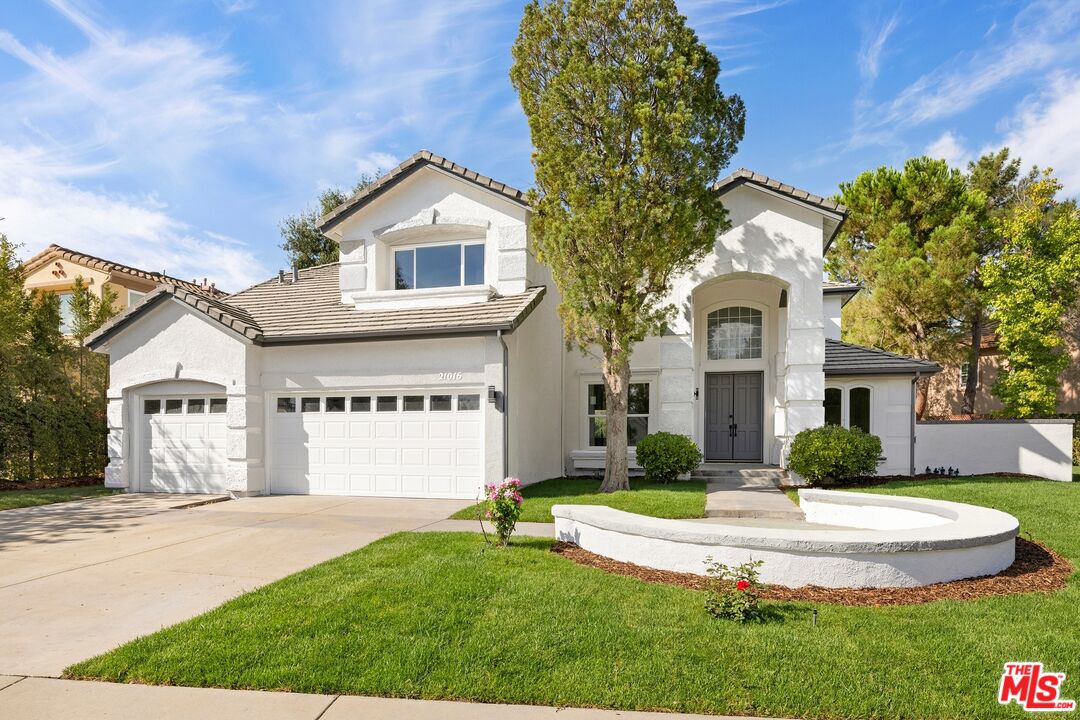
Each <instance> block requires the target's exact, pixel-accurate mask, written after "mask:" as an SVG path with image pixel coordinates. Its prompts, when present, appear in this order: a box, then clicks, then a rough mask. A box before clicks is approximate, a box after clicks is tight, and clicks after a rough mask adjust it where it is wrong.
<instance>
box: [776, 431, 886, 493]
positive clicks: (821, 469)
mask: <svg viewBox="0 0 1080 720" xmlns="http://www.w3.org/2000/svg"><path fill="white" fill-rule="evenodd" d="M880 457H881V440H880V439H879V438H878V436H877V435H871V434H869V433H866V432H863V431H862V430H860V429H859V428H851V429H848V428H845V427H841V426H839V425H824V426H822V427H817V428H810V429H808V430H803V431H802V432H800V433H799V434H798V435H796V436H795V440H794V442H792V443H791V454H790V455H789V456H788V467H789V468H791V469H792V470H794V471H795V472H797V473H798V474H799V475H802V476H803V477H804V478H806V480H807V481H808V482H809V483H810V484H811V485H830V484H833V483H843V482H846V481H849V480H853V479H854V478H859V477H865V476H867V475H875V474H876V473H877V464H878V458H880Z"/></svg>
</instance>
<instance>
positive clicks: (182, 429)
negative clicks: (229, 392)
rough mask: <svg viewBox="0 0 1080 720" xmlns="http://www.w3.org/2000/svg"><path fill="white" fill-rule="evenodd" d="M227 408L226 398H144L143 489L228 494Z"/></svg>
mask: <svg viewBox="0 0 1080 720" xmlns="http://www.w3.org/2000/svg"><path fill="white" fill-rule="evenodd" d="M225 408H226V399H225V398H224V397H208V396H201V397H182V396H160V397H154V396H146V397H143V398H142V407H141V408H140V410H141V411H142V426H141V427H140V429H139V430H140V431H139V437H138V439H137V442H138V443H139V445H140V446H141V452H140V454H139V468H138V472H139V490H140V491H142V492H188V493H220V492H225V491H226V488H227V483H226V479H225V465H226V461H225V427H226V426H225Z"/></svg>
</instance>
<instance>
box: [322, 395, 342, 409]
mask: <svg viewBox="0 0 1080 720" xmlns="http://www.w3.org/2000/svg"><path fill="white" fill-rule="evenodd" d="M326 412H345V398H343V397H328V398H326Z"/></svg>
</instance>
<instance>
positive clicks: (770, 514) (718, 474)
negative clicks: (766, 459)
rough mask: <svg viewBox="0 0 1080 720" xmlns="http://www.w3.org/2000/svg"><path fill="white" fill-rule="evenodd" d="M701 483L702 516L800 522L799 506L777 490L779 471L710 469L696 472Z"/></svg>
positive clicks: (749, 468)
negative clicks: (699, 475)
mask: <svg viewBox="0 0 1080 720" xmlns="http://www.w3.org/2000/svg"><path fill="white" fill-rule="evenodd" d="M699 472H700V473H701V478H702V479H704V480H706V484H705V517H708V518H725V519H730V518H753V519H767V520H802V519H803V513H802V511H801V510H799V506H798V505H796V504H795V503H793V502H792V501H791V498H789V497H788V496H787V495H786V494H784V492H783V491H782V490H781V489H780V488H779V486H778V483H779V482H780V481H781V480H783V479H786V478H787V473H786V471H784V470H780V469H779V468H769V467H764V466H746V467H739V466H732V467H730V468H724V467H723V466H719V467H716V466H713V467H712V468H710V469H709V470H700V471H699Z"/></svg>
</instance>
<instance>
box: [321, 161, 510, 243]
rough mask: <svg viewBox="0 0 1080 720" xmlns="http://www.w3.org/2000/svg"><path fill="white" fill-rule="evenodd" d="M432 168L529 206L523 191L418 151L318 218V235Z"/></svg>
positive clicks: (462, 166)
mask: <svg viewBox="0 0 1080 720" xmlns="http://www.w3.org/2000/svg"><path fill="white" fill-rule="evenodd" d="M428 166H431V167H435V168H439V169H440V170H445V171H446V172H448V173H450V174H452V175H456V176H458V177H460V178H463V179H464V180H468V181H469V182H471V183H473V184H474V185H478V186H479V187H482V188H484V189H485V190H491V191H492V192H495V193H498V194H499V195H502V196H503V197H505V198H507V199H508V200H511V201H513V202H515V203H518V204H519V205H523V206H525V207H528V206H529V202H528V200H526V199H525V193H524V191H522V190H518V189H517V188H515V187H511V186H510V185H507V184H506V183H501V182H498V181H497V180H493V179H491V178H489V177H488V176H486V175H481V174H480V173H478V172H476V171H475V170H470V169H469V168H467V167H465V166H464V165H458V164H457V163H455V162H453V161H451V160H447V159H446V158H444V157H442V156H441V155H436V154H435V153H433V152H431V151H430V150H420V151H419V152H416V153H414V154H413V155H412V156H411V157H409V158H408V159H406V160H405V161H404V162H403V163H401V164H400V165H398V166H397V167H396V168H394V169H393V170H391V171H390V172H388V173H386V174H385V175H383V176H382V177H380V178H378V179H377V180H375V181H374V182H372V183H370V184H369V185H365V186H364V187H362V188H360V189H359V190H357V191H356V193H354V194H353V196H352V197H350V198H349V199H348V200H346V201H345V202H343V203H342V204H341V205H338V206H337V207H336V208H334V209H333V210H331V211H330V212H328V213H327V214H325V215H323V216H322V217H321V218H319V224H318V229H319V231H320V232H323V233H325V232H327V231H328V230H330V229H332V228H333V227H334V226H335V225H337V224H339V223H341V222H342V221H343V220H345V218H347V217H349V216H350V215H352V214H353V213H354V212H356V211H357V210H359V209H360V208H362V207H364V206H365V205H367V204H368V203H369V202H371V201H372V200H374V199H375V198H377V197H378V196H379V195H381V194H382V193H384V192H386V191H387V190H389V189H390V188H391V187H393V186H394V185H396V184H397V183H399V182H401V181H402V180H404V179H405V178H407V177H408V176H409V175H411V174H412V173H414V172H416V171H417V170H419V169H420V168H423V167H428Z"/></svg>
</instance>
